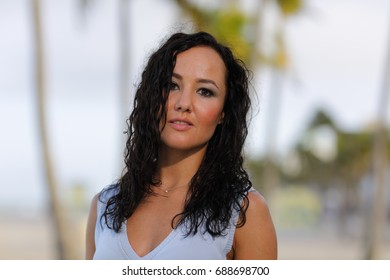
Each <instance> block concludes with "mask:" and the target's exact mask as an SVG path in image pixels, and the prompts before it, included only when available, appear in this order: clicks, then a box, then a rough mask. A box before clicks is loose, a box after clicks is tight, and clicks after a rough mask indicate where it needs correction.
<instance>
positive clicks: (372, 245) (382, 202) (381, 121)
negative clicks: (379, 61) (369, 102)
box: [365, 26, 390, 259]
mask: <svg viewBox="0 0 390 280" xmlns="http://www.w3.org/2000/svg"><path fill="white" fill-rule="evenodd" d="M389 27H390V26H389ZM388 39H389V42H388V46H387V54H386V55H387V57H386V61H385V69H384V73H383V74H384V75H383V83H382V88H381V92H380V96H379V104H378V105H379V109H378V127H377V129H376V133H375V136H374V157H373V170H374V187H375V189H374V196H373V201H372V212H371V215H370V227H369V229H371V231H369V234H368V242H367V247H366V252H365V258H366V259H380V258H381V245H382V243H383V237H384V236H383V235H384V231H385V223H386V213H387V209H386V197H387V193H386V186H387V179H388V163H387V154H388V153H387V151H386V143H387V139H386V136H387V133H386V115H387V112H388V110H389V109H388V107H389V104H388V103H389V95H390V79H389V77H390V36H389V37H388Z"/></svg>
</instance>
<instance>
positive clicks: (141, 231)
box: [126, 196, 184, 257]
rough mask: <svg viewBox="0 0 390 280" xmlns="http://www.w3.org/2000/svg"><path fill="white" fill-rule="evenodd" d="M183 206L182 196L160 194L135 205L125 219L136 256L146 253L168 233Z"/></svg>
mask: <svg viewBox="0 0 390 280" xmlns="http://www.w3.org/2000/svg"><path fill="white" fill-rule="evenodd" d="M183 208H184V198H183V197H161V196H151V197H150V198H148V199H147V200H145V201H144V202H143V203H142V204H140V205H139V206H138V207H137V209H136V211H135V212H134V213H133V215H132V216H131V217H130V218H129V219H128V220H127V227H126V233H127V238H128V240H129V243H130V245H131V247H132V248H133V250H134V251H135V252H136V254H137V255H138V256H140V257H142V256H145V255H147V254H148V253H150V252H151V251H153V250H154V249H155V248H156V247H157V246H158V245H159V244H161V243H162V242H163V241H164V240H165V239H166V238H167V237H168V236H169V235H170V233H171V232H172V231H173V227H174V226H175V225H176V223H177V221H178V220H177V219H174V218H175V216H177V215H178V214H180V213H181V212H182V211H183Z"/></svg>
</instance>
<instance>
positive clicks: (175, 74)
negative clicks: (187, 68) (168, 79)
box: [172, 73, 219, 89]
mask: <svg viewBox="0 0 390 280" xmlns="http://www.w3.org/2000/svg"><path fill="white" fill-rule="evenodd" d="M172 76H173V77H175V78H176V79H179V80H183V77H182V76H181V75H180V74H177V73H173V74H172ZM196 82H198V83H206V84H212V85H214V86H215V87H216V88H217V89H219V87H218V86H217V84H216V83H215V82H214V81H213V80H210V79H203V78H201V79H197V80H196Z"/></svg>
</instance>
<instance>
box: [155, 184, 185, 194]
mask: <svg viewBox="0 0 390 280" xmlns="http://www.w3.org/2000/svg"><path fill="white" fill-rule="evenodd" d="M185 186H188V183H185V184H184V185H180V186H176V187H171V188H168V189H163V188H161V187H160V188H159V189H160V190H162V191H163V192H164V193H166V194H167V193H169V192H171V191H173V190H176V189H180V188H183V187H185Z"/></svg>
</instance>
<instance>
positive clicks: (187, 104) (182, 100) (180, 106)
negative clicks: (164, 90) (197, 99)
mask: <svg viewBox="0 0 390 280" xmlns="http://www.w3.org/2000/svg"><path fill="white" fill-rule="evenodd" d="M191 106H192V101H191V92H190V90H186V89H184V90H181V91H180V92H179V94H178V96H177V99H176V102H175V110H177V111H181V112H186V111H191Z"/></svg>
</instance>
